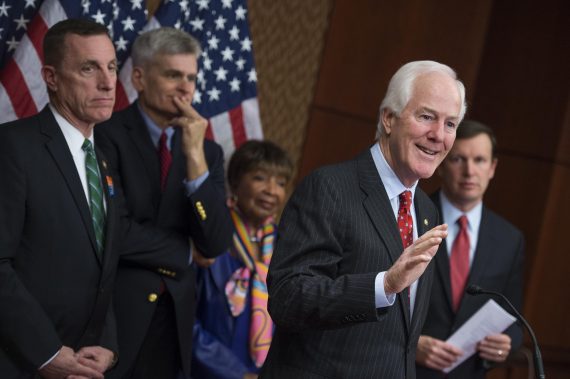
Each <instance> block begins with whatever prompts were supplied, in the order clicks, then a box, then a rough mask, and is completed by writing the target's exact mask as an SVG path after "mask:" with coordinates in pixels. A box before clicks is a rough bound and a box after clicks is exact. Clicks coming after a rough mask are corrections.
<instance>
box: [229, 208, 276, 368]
mask: <svg viewBox="0 0 570 379" xmlns="http://www.w3.org/2000/svg"><path fill="white" fill-rule="evenodd" d="M230 212H231V216H232V220H233V222H234V226H235V230H236V231H235V233H234V246H233V249H232V254H234V256H236V257H237V258H238V259H239V260H240V261H241V262H242V263H243V264H244V265H245V267H241V268H239V269H237V270H236V271H235V272H234V273H233V274H232V276H231V277H230V279H229V281H228V283H227V284H226V297H227V299H228V303H229V306H230V310H231V312H232V315H233V316H234V317H237V316H239V315H240V314H241V313H242V312H243V310H244V309H245V304H246V301H247V295H248V292H249V288H250V286H252V287H251V322H250V327H249V353H250V356H251V359H252V360H253V362H254V363H255V365H256V367H261V366H262V365H263V362H265V358H266V357H267V353H268V352H269V345H270V344H271V337H272V335H273V321H272V320H271V317H270V316H269V312H268V311H267V299H268V294H267V282H266V279H267V271H268V269H269V262H270V261H271V256H272V255H273V245H274V242H275V235H276V232H277V231H276V226H275V224H274V222H273V219H271V218H270V219H268V220H266V222H265V223H264V224H263V226H262V227H261V228H260V229H259V230H258V232H257V233H256V236H257V241H259V242H252V241H251V240H250V237H249V233H248V226H247V225H246V224H245V222H244V221H243V219H242V216H241V215H240V214H239V213H238V212H237V211H235V210H233V209H232V210H231V211H230ZM253 243H258V244H259V249H260V252H261V261H257V260H256V259H255V258H254V257H255V254H254V252H255V250H254V248H253Z"/></svg>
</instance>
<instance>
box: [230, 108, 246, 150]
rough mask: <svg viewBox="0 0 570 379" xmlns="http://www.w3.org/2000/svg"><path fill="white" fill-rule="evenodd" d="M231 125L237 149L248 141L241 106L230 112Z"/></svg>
mask: <svg viewBox="0 0 570 379" xmlns="http://www.w3.org/2000/svg"><path fill="white" fill-rule="evenodd" d="M228 113H229V116H230V124H231V125H232V134H233V136H234V146H235V148H236V149H237V148H238V147H240V146H241V144H242V143H244V142H245V141H246V140H247V136H246V135H245V125H244V122H243V110H242V108H241V105H240V106H238V107H235V108H234V109H232V110H230V111H229V112H228Z"/></svg>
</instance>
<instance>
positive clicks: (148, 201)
mask: <svg viewBox="0 0 570 379" xmlns="http://www.w3.org/2000/svg"><path fill="white" fill-rule="evenodd" d="M181 137H182V135H181V133H180V130H179V129H177V130H176V131H175V134H174V136H173V142H172V148H171V150H172V166H171V168H170V172H169V176H168V179H167V184H166V189H165V191H164V192H161V190H160V169H159V157H158V154H157V150H156V148H155V147H154V145H153V143H152V141H151V139H150V135H149V133H148V129H147V126H146V124H145V122H144V120H143V118H142V116H141V114H140V112H139V110H138V108H137V106H136V104H132V105H131V106H129V107H128V108H127V109H125V110H123V111H121V112H118V113H115V114H114V115H113V117H112V118H111V120H110V121H109V122H106V123H103V124H101V125H97V126H96V127H95V139H96V142H97V145H98V146H99V147H100V148H101V149H102V150H103V151H104V152H105V154H106V156H107V157H108V159H109V162H110V166H111V167H112V169H113V170H116V171H117V172H116V173H117V177H118V178H119V179H120V181H121V188H123V190H124V195H125V199H126V202H127V208H128V210H129V212H130V215H131V216H132V217H133V218H134V220H136V221H137V222H140V223H142V224H150V225H153V226H157V227H160V228H163V229H166V230H170V231H174V232H177V233H179V234H181V235H183V236H185V237H186V238H187V239H188V237H190V238H191V239H192V241H193V243H194V245H195V246H196V247H197V248H198V250H200V252H201V253H202V254H203V255H205V256H207V257H215V256H217V255H219V254H221V253H223V252H225V251H227V249H228V246H230V244H231V238H232V233H233V226H232V223H231V219H230V216H229V213H228V211H227V208H226V205H225V191H224V167H223V153H222V149H221V147H220V146H219V145H218V144H216V143H215V142H212V141H208V140H206V141H204V151H205V154H206V160H207V163H208V168H209V172H210V174H209V177H208V179H206V181H205V182H204V183H203V184H202V185H201V186H200V188H199V189H198V190H197V191H196V192H195V193H193V194H192V195H191V196H190V197H188V196H187V194H186V191H185V187H184V185H183V180H184V179H185V178H186V160H185V157H184V154H183V152H182V141H181ZM201 209H202V210H203V211H204V213H203V214H202V213H201V212H202V210H201ZM187 253H188V252H186V254H185V256H186V257H187ZM161 280H164V282H165V284H166V286H167V287H168V291H169V292H170V294H171V295H172V298H173V300H174V305H175V312H176V319H177V331H178V340H179V344H180V352H181V355H182V356H181V361H182V365H183V369H184V372H185V373H186V374H189V371H190V362H191V359H192V328H193V324H194V313H195V299H194V298H195V274H194V269H193V268H192V267H188V268H187V275H185V277H184V278H183V279H182V280H181V281H178V280H172V279H171V278H170V277H169V276H168V275H167V273H166V275H164V274H163V275H161V274H159V273H157V272H156V271H153V270H147V269H145V268H144V267H140V266H136V265H131V264H121V265H120V266H119V270H118V275H117V286H116V288H115V294H114V302H115V312H116V316H117V323H118V328H119V331H120V332H119V355H120V357H121V358H120V360H119V365H118V366H117V367H116V369H114V370H113V371H112V372H111V373H110V375H112V376H113V377H117V378H121V377H122V376H123V374H124V372H125V371H126V370H128V369H129V368H130V367H131V366H132V365H133V363H134V361H135V359H136V357H137V353H138V351H139V349H140V346H141V344H142V342H143V340H144V337H145V335H146V333H147V330H148V327H149V324H150V322H151V320H152V317H153V314H154V310H155V308H156V302H149V300H148V296H149V294H151V293H158V291H159V287H160V282H161Z"/></svg>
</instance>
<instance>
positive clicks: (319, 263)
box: [261, 150, 438, 379]
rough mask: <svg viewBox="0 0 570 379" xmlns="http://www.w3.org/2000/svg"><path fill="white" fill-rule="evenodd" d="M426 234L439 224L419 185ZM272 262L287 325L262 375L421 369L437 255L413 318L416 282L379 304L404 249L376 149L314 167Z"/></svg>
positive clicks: (396, 373) (376, 374)
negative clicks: (384, 277)
mask: <svg viewBox="0 0 570 379" xmlns="http://www.w3.org/2000/svg"><path fill="white" fill-rule="evenodd" d="M415 209H416V216H417V220H420V221H421V222H418V225H417V227H418V234H419V235H421V234H423V233H425V232H426V231H427V230H429V229H431V228H432V227H433V226H435V225H436V224H437V221H438V216H437V211H436V208H435V206H434V205H433V203H431V201H430V200H429V198H428V197H427V196H426V195H425V193H424V192H422V190H421V189H419V188H418V189H417V190H416V196H415ZM280 238H281V239H280V240H279V243H278V244H277V247H276V251H275V254H274V256H273V258H272V261H271V266H270V270H269V277H268V285H269V311H270V313H271V316H272V317H273V319H274V321H275V323H276V325H277V327H276V331H275V336H274V339H273V342H272V346H271V349H270V352H269V356H268V358H267V361H266V363H265V366H264V368H263V370H262V373H261V377H262V378H292V377H297V378H343V379H344V378H414V377H415V367H414V360H415V350H416V345H417V340H418V336H419V333H420V330H421V326H422V324H423V321H424V319H425V316H426V312H427V304H428V300H429V299H428V296H429V292H430V289H431V281H432V265H431V264H430V265H429V267H428V269H427V270H426V272H425V273H424V275H423V276H422V277H421V279H420V281H419V285H418V291H417V295H416V303H415V310H414V314H413V317H412V319H411V320H410V315H409V310H408V304H407V303H408V300H407V290H405V291H404V292H402V293H401V294H399V295H398V296H397V300H396V302H395V303H394V305H392V306H390V307H386V308H380V309H376V307H375V294H374V281H375V277H376V275H377V274H378V272H380V271H385V270H388V269H389V268H390V267H391V266H392V265H393V263H394V262H395V261H396V259H397V258H398V257H399V255H400V254H401V253H402V251H403V246H402V242H401V239H400V235H399V232H398V229H397V224H396V220H395V217H394V214H393V211H392V208H391V206H390V202H389V199H388V196H387V195H386V191H385V189H384V186H383V185H382V182H381V180H380V176H379V174H378V171H377V169H376V166H375V165H374V162H373V160H372V155H371V153H370V151H368V150H367V151H365V152H364V153H362V154H360V155H359V156H358V157H357V158H356V159H354V160H351V161H348V162H344V163H341V164H338V165H334V166H329V167H325V168H322V169H319V170H317V171H315V172H314V173H313V174H311V175H310V176H308V177H307V178H306V179H305V180H304V181H303V182H302V183H301V184H300V186H299V187H298V189H297V190H296V191H295V193H294V194H293V196H292V197H291V199H290V201H289V203H288V204H287V207H286V209H285V211H284V213H283V217H282V220H281V225H280Z"/></svg>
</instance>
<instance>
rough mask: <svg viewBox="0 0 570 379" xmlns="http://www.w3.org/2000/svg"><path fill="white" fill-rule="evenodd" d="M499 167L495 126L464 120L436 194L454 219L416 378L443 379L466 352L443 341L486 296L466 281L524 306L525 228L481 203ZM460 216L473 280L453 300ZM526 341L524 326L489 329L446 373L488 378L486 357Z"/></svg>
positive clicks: (439, 261) (439, 259) (442, 251)
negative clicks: (473, 351)
mask: <svg viewBox="0 0 570 379" xmlns="http://www.w3.org/2000/svg"><path fill="white" fill-rule="evenodd" d="M496 167H497V156H496V139H495V135H494V133H493V131H492V130H491V129H490V128H488V127H487V126H485V125H483V124H481V123H479V122H476V121H471V120H465V121H463V122H462V124H461V125H460V126H459V129H458V131H457V139H456V140H455V144H454V145H453V148H452V149H451V152H450V153H449V155H448V156H447V158H446V159H445V160H444V161H443V163H442V164H441V166H440V167H439V168H438V173H439V175H440V176H441V178H442V188H441V191H439V192H436V193H435V194H434V195H433V196H432V199H433V200H434V202H435V203H436V204H437V206H438V208H439V210H440V212H441V214H442V216H443V220H444V221H445V222H446V223H448V224H449V234H448V237H447V238H446V240H445V241H444V243H442V244H441V246H440V248H439V252H438V253H437V256H436V258H435V263H436V270H435V271H436V274H435V279H434V285H433V289H432V295H431V299H430V306H429V312H428V316H427V319H426V322H425V325H424V327H423V330H422V335H421V336H420V339H419V343H418V351H417V358H416V361H417V364H418V378H441V377H442V372H441V370H443V369H444V368H446V367H449V366H450V365H451V364H453V363H454V362H455V361H456V360H457V359H458V358H459V357H460V356H461V355H462V354H463V352H462V351H461V350H460V349H459V348H457V347H456V346H453V345H451V344H449V343H446V342H445V340H446V339H447V338H448V337H449V336H450V335H451V334H452V333H453V332H454V331H455V330H456V329H457V328H459V327H460V326H461V325H462V324H463V323H464V322H465V321H466V320H467V319H468V318H469V317H470V316H471V315H473V313H475V312H476V311H477V310H478V309H479V308H480V307H481V306H482V305H483V304H484V303H485V302H486V301H487V300H488V299H489V296H487V295H478V296H470V295H463V288H464V287H466V286H467V285H469V284H475V285H479V286H481V287H483V288H485V289H487V290H492V291H497V292H501V293H503V294H504V295H506V296H507V298H509V299H510V300H511V302H512V303H513V305H515V307H517V308H518V309H519V310H520V308H521V305H522V280H523V251H524V238H523V235H522V233H521V232H520V231H519V230H518V229H517V228H515V227H514V226H513V225H512V224H510V223H509V222H508V221H506V220H505V219H503V218H502V217H500V216H499V215H497V214H495V213H494V212H492V211H491V210H489V209H488V208H486V207H485V206H484V205H483V195H484V194H485V191H486V190H487V187H488V185H489V183H490V181H491V179H492V178H493V177H494V175H495V169H496ZM462 216H466V231H467V236H468V241H469V246H468V249H467V248H466V249H465V251H466V262H467V266H466V268H467V270H466V271H467V273H468V276H466V277H468V279H467V281H466V283H465V284H464V285H462V287H463V288H460V289H459V290H458V295H457V298H456V299H455V300H454V295H453V292H454V290H453V287H454V286H455V285H457V284H454V282H455V281H456V279H453V280H452V278H451V277H453V276H454V270H458V268H456V267H458V266H457V264H456V263H454V259H455V258H453V254H455V250H454V249H453V248H452V247H453V246H456V244H455V243H454V242H455V240H456V239H459V238H460V237H458V236H459V234H460V233H461V232H460V226H459V225H458V223H457V222H456V221H457V220H458V219H460V218H461V217H462ZM455 262H457V260H455ZM459 270H461V268H459ZM454 302H455V304H454ZM506 309H507V311H508V310H509V309H508V308H506ZM521 342H522V330H521V328H520V326H519V325H518V324H514V325H512V326H511V327H510V328H508V329H507V330H506V331H505V332H504V333H499V334H494V335H489V336H487V337H485V338H484V339H483V340H482V341H480V342H479V344H478V345H477V352H476V354H475V355H474V356H472V357H471V358H469V359H467V360H466V361H465V362H463V363H462V364H460V365H459V366H457V367H456V368H455V369H453V370H452V371H451V372H450V373H448V374H447V378H458V379H459V378H461V379H465V378H467V379H469V378H484V377H485V373H486V371H487V369H488V368H489V367H491V366H490V365H489V363H491V364H492V363H493V362H495V363H499V362H503V361H505V359H506V358H507V356H508V355H509V352H510V351H512V350H513V349H516V348H517V347H518V346H520V344H521Z"/></svg>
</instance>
